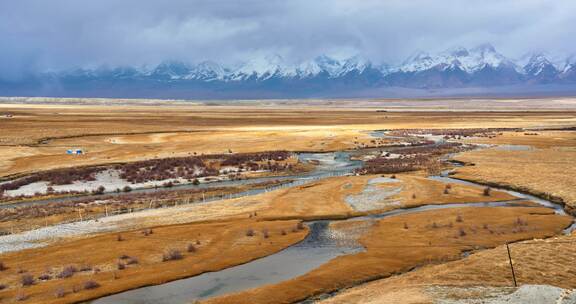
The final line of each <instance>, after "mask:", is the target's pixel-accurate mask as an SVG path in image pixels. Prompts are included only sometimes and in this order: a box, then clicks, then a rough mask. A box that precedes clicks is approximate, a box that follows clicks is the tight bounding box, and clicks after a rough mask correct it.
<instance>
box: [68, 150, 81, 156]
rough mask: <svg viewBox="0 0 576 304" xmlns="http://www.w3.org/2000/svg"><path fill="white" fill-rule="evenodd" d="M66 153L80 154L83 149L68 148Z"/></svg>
mask: <svg viewBox="0 0 576 304" xmlns="http://www.w3.org/2000/svg"><path fill="white" fill-rule="evenodd" d="M66 154H68V155H82V154H84V151H83V150H82V149H68V150H66Z"/></svg>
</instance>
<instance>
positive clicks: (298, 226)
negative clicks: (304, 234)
mask: <svg viewBox="0 0 576 304" xmlns="http://www.w3.org/2000/svg"><path fill="white" fill-rule="evenodd" d="M296 229H298V230H304V223H303V222H299V223H298V224H297V225H296Z"/></svg>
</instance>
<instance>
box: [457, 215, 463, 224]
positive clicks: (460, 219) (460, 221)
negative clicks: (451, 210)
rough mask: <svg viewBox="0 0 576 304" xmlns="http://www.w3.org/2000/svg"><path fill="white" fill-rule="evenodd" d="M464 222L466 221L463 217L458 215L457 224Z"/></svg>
mask: <svg viewBox="0 0 576 304" xmlns="http://www.w3.org/2000/svg"><path fill="white" fill-rule="evenodd" d="M463 221H464V220H463V219H462V215H460V214H458V215H457V216H456V222H457V223H462V222H463Z"/></svg>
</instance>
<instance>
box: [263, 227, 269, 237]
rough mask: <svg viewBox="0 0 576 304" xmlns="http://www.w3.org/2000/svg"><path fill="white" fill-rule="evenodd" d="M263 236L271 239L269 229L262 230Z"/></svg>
mask: <svg viewBox="0 0 576 304" xmlns="http://www.w3.org/2000/svg"><path fill="white" fill-rule="evenodd" d="M262 235H263V236H264V238H265V239H267V238H269V237H270V235H269V234H268V229H264V230H262Z"/></svg>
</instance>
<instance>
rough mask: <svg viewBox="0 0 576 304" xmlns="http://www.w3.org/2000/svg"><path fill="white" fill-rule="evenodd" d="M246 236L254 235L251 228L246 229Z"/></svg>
mask: <svg viewBox="0 0 576 304" xmlns="http://www.w3.org/2000/svg"><path fill="white" fill-rule="evenodd" d="M246 236H249V237H252V236H254V230H253V229H248V230H246Z"/></svg>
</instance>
